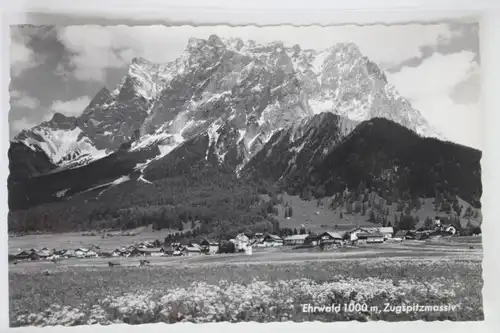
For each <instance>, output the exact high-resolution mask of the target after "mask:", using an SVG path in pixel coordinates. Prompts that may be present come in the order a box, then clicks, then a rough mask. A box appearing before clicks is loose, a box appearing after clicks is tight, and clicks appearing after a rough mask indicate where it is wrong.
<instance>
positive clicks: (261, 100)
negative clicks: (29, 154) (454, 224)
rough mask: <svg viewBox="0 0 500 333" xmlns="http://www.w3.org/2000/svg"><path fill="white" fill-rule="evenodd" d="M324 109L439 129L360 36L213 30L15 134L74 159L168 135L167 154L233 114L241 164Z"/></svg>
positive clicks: (72, 163)
mask: <svg viewBox="0 0 500 333" xmlns="http://www.w3.org/2000/svg"><path fill="white" fill-rule="evenodd" d="M321 112H331V113H335V114H338V115H341V116H343V117H345V118H348V119H351V120H354V121H363V120H367V119H371V118H373V117H384V118H387V119H390V120H393V121H395V122H397V123H399V124H402V125H403V126H406V127H408V128H410V129H412V130H414V131H416V132H417V133H419V134H422V135H425V136H439V133H437V132H436V131H435V130H434V129H433V128H432V127H431V126H430V125H429V124H428V123H427V121H426V120H425V119H424V118H423V117H422V116H421V114H420V113H419V112H418V111H417V110H415V109H413V108H412V107H411V105H410V103H409V102H408V101H407V100H405V99H404V98H402V97H401V96H399V95H398V93H397V91H396V90H395V88H394V87H393V86H392V85H390V84H389V83H388V82H387V79H386V77H385V75H384V73H383V72H382V71H381V70H380V69H379V68H378V66H377V65H376V64H374V63H373V62H371V61H370V60H369V59H368V58H366V57H365V56H363V55H362V54H361V52H360V51H359V48H358V47H357V46H356V45H354V44H352V43H341V44H337V45H334V46H332V47H330V48H327V49H325V50H323V51H316V50H303V49H301V48H300V46H298V45H294V46H292V47H287V46H285V45H283V43H282V42H274V43H270V44H266V45H260V44H257V43H255V42H254V41H251V40H250V41H242V40H241V39H238V38H232V39H221V38H219V37H218V36H215V35H212V36H210V38H208V39H207V40H202V39H196V38H191V39H190V40H189V42H188V45H187V46H186V49H185V50H184V52H183V53H182V54H181V55H180V56H179V58H177V59H176V60H175V61H173V62H170V63H166V64H153V63H151V62H149V61H147V60H145V59H142V58H135V59H134V60H133V61H132V64H131V65H130V67H129V69H128V72H127V74H126V75H125V77H124V78H123V80H122V81H121V82H120V84H119V85H118V86H117V88H116V89H114V90H113V91H109V90H108V89H106V88H103V89H102V90H101V91H99V93H98V94H97V95H96V96H95V97H94V99H93V100H92V101H91V103H90V104H89V105H88V106H87V108H86V109H85V110H83V113H82V114H81V116H79V117H77V118H67V119H62V118H61V116H62V115H58V116H57V118H58V119H56V120H54V119H53V120H51V122H49V123H42V124H41V125H39V126H37V127H34V128H33V129H31V130H28V131H25V132H23V133H21V134H20V135H18V136H17V137H16V138H15V141H16V142H24V143H25V144H26V145H27V146H29V147H33V149H37V150H40V149H41V150H43V151H44V152H45V153H46V154H47V156H48V157H49V159H50V160H51V161H52V162H53V163H54V164H56V165H58V166H59V167H66V168H70V167H76V166H81V165H85V164H87V163H89V162H91V161H93V160H95V159H97V158H101V157H103V156H105V155H106V154H109V153H111V152H113V151H115V150H116V149H118V147H120V145H121V144H122V143H124V142H127V141H128V140H130V139H131V138H135V139H137V140H136V143H135V145H136V146H137V147H145V146H147V145H150V144H154V145H157V144H160V151H161V154H167V153H168V152H169V151H171V150H172V149H173V148H175V147H176V146H177V145H179V144H181V143H182V142H185V141H186V140H189V139H190V138H192V137H195V136H197V135H199V134H201V133H206V132H207V131H208V130H209V129H210V128H213V127H214V126H222V125H223V124H225V123H226V122H230V126H232V127H234V128H235V129H236V130H237V131H238V133H239V134H240V141H239V142H240V144H239V145H238V148H237V153H236V155H238V156H240V157H241V156H242V157H243V159H241V161H240V164H239V165H238V166H237V168H239V169H241V168H242V167H243V165H244V163H246V161H248V160H249V158H250V157H251V156H253V154H255V153H256V152H257V151H259V150H260V148H262V146H263V145H264V144H265V143H266V142H267V140H269V138H271V136H272V135H273V133H275V131H277V130H280V129H283V128H285V127H287V126H289V125H290V124H292V123H294V122H296V121H298V120H300V119H303V118H305V117H310V116H312V115H314V114H318V113H321ZM59 118H61V119H59ZM35 146H37V148H35ZM221 154H223V152H222V153H221Z"/></svg>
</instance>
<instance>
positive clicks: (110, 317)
mask: <svg viewBox="0 0 500 333" xmlns="http://www.w3.org/2000/svg"><path fill="white" fill-rule="evenodd" d="M457 239H458V238H457ZM444 244H446V245H444ZM471 244H474V246H473V248H470V246H471ZM454 245H455V246H454ZM481 258H482V250H481V245H480V243H479V242H477V240H476V239H474V238H468V239H462V240H461V241H459V242H457V241H452V240H440V241H435V242H417V241H413V242H403V243H392V244H390V243H386V244H381V245H371V246H364V247H356V248H346V249H343V250H342V251H334V252H318V251H312V250H300V251H299V250H292V249H290V248H285V247H284V248H281V249H277V248H275V249H265V250H258V251H256V252H255V253H254V254H253V255H252V256H246V255H244V254H232V255H230V254H227V255H213V256H200V257H182V258H181V257H164V258H162V257H158V258H151V263H152V265H151V267H137V266H138V261H139V258H125V259H122V264H123V266H122V267H114V268H109V267H107V265H106V262H107V261H106V260H104V259H85V260H67V261H64V262H62V263H60V264H56V265H55V264H52V263H41V262H26V263H21V264H18V265H12V266H11V269H10V270H9V283H10V320H11V326H23V325H39V326H44V325H80V324H94V323H101V324H111V323H129V324H140V323H153V322H160V321H161V322H167V323H175V322H182V321H190V322H198V323H199V322H211V321H232V322H238V321H259V322H270V321H284V320H292V321H310V320H320V321H339V320H361V321H366V320H420V319H422V320H448V319H449V320H482V319H483V310H482V298H481V290H482V284H483V282H482V277H481ZM47 271H49V272H50V274H46V273H45V272H47ZM350 302H356V303H359V304H367V306H369V308H368V309H364V310H363V309H362V310H361V311H354V312H345V311H341V312H340V313H307V312H303V311H302V307H301V305H302V304H311V305H313V306H322V305H331V304H332V303H335V304H344V303H346V304H348V303H350ZM414 303H417V304H420V305H456V306H458V308H457V309H455V310H454V311H425V312H420V311H418V310H412V311H408V312H405V311H403V312H401V313H397V311H395V310H393V311H388V312H385V311H383V308H384V307H385V304H390V305H391V306H402V305H405V304H406V305H410V304H414ZM373 306H377V307H378V308H379V311H375V310H374V308H372V307H373Z"/></svg>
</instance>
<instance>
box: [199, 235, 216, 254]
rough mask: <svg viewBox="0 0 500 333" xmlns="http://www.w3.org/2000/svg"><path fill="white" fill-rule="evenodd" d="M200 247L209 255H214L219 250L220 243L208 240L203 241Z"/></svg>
mask: <svg viewBox="0 0 500 333" xmlns="http://www.w3.org/2000/svg"><path fill="white" fill-rule="evenodd" d="M200 246H201V250H202V251H203V252H204V253H207V254H214V253H217V251H218V250H219V243H217V242H214V241H212V240H209V239H206V238H205V239H203V241H202V242H201V243H200Z"/></svg>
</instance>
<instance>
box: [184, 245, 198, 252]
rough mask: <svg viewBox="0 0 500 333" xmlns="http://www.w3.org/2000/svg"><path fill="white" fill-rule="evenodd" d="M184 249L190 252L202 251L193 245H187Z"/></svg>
mask: <svg viewBox="0 0 500 333" xmlns="http://www.w3.org/2000/svg"><path fill="white" fill-rule="evenodd" d="M184 250H186V251H188V252H200V249H199V248H196V247H192V246H186V247H184Z"/></svg>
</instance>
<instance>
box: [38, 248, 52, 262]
mask: <svg viewBox="0 0 500 333" xmlns="http://www.w3.org/2000/svg"><path fill="white" fill-rule="evenodd" d="M36 255H37V256H38V260H47V258H49V257H50V256H51V255H52V253H51V251H48V250H44V251H42V250H40V251H38V252H36Z"/></svg>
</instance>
